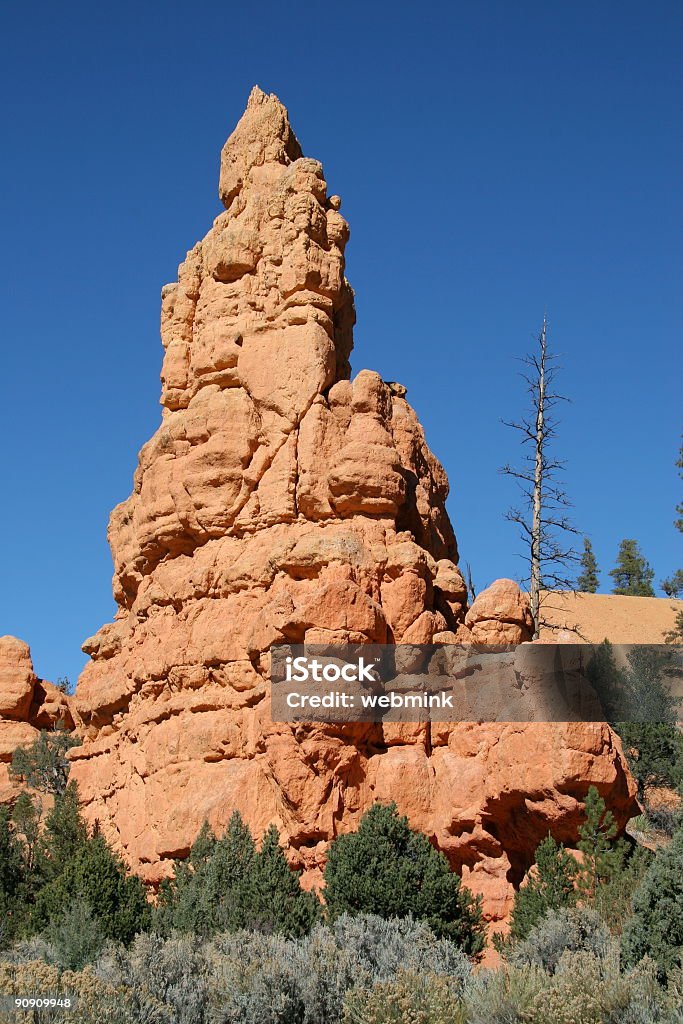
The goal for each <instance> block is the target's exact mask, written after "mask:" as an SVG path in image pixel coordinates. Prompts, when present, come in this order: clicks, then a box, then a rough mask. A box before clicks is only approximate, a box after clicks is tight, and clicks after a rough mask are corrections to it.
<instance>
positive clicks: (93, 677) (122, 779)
mask: <svg viewBox="0 0 683 1024" xmlns="http://www.w3.org/2000/svg"><path fill="white" fill-rule="evenodd" d="M220 197H221V199H222V201H223V205H224V207H225V210H224V212H223V213H221V214H220V216H218V217H217V219H216V220H215V222H214V224H213V227H212V228H211V230H210V231H209V233H208V234H207V235H206V237H205V238H204V239H203V240H202V241H201V242H199V243H198V244H197V245H195V247H194V248H193V249H192V250H191V251H190V252H189V253H188V255H187V258H186V260H185V261H184V263H183V264H182V265H181V267H180V269H179V274H178V282H177V283H176V284H171V285H167V286H166V287H165V288H164V289H163V290H162V313H161V329H162V340H163V345H164V349H165V356H164V363H163V369H162V382H163V390H162V405H163V418H162V423H161V426H160V427H159V429H158V431H157V432H156V434H155V435H154V436H153V437H152V439H151V440H150V441H149V442H148V443H147V444H146V445H145V446H144V447H143V449H142V451H141V453H140V456H139V465H138V468H137V471H136V473H135V480H134V490H133V494H132V495H131V497H130V498H128V500H127V501H125V502H123V504H121V505H119V506H118V507H117V508H116V509H115V510H114V512H113V514H112V517H111V522H110V528H109V541H110V544H111V549H112V553H113V557H114V564H115V575H114V593H115V597H116V601H117V603H118V606H119V611H118V613H117V615H116V618H115V621H114V622H113V623H110V624H108V625H105V626H104V627H103V628H102V629H101V630H100V631H99V632H98V633H97V634H96V635H95V636H93V637H91V638H90V639H89V640H88V641H87V642H86V643H85V645H84V650H86V651H87V652H88V653H89V654H90V656H91V661H90V662H89V664H88V665H87V667H86V668H85V670H84V672H83V674H82V676H81V678H80V681H79V683H78V687H77V692H76V696H75V698H73V699H72V702H71V703H72V708H73V713H74V716H75V718H76V727H77V729H78V731H79V733H80V735H81V736H82V738H83V745H82V746H81V747H79V748H76V749H74V750H73V751H72V752H71V755H70V756H71V758H72V763H73V769H72V774H73V778H75V779H76V781H77V783H78V785H79V788H80V793H81V797H82V799H83V801H84V808H85V813H86V815H87V816H88V818H89V819H90V820H91V821H94V820H96V819H97V820H98V821H99V822H100V825H101V826H102V828H103V830H104V831H105V833H106V834H107V836H108V837H109V838H110V839H111V840H112V841H113V842H114V843H115V845H116V846H117V848H118V849H119V850H120V851H121V852H122V853H123V854H124V856H125V858H126V859H127V861H128V862H129V864H130V865H131V866H132V867H133V868H134V869H135V870H136V871H137V872H139V873H140V874H141V875H142V876H143V878H145V879H146V880H147V881H149V882H151V883H156V882H158V881H159V880H160V879H161V878H162V877H164V876H165V875H168V874H169V873H170V872H171V871H172V859H173V858H174V857H178V856H183V855H185V854H186V853H187V851H188V849H189V847H190V844H191V843H192V841H193V839H194V837H195V836H196V834H197V832H198V830H199V828H200V826H201V824H202V821H203V819H204V818H208V819H209V821H210V822H211V823H212V824H213V825H214V826H215V827H216V828H222V827H223V826H225V824H226V823H227V821H228V818H229V817H230V814H231V813H232V811H233V810H235V809H237V810H239V811H240V812H241V813H242V815H243V816H244V818H245V819H246V821H247V822H248V823H249V825H250V826H251V827H252V829H253V830H254V831H255V832H256V833H257V834H258V833H260V832H262V830H263V829H265V827H266V826H267V825H268V824H269V823H270V822H275V823H276V824H277V826H278V827H279V828H280V831H281V833H282V836H283V839H284V841H285V842H286V843H287V845H288V850H289V856H290V860H291V862H292V864H294V865H295V866H296V867H299V868H301V869H303V871H304V873H305V874H304V878H305V881H306V883H307V884H310V885H317V884H319V883H320V880H321V878H320V870H321V867H322V865H323V864H324V858H325V852H326V849H327V846H328V843H329V841H330V840H331V839H332V838H333V837H334V836H335V835H337V834H338V833H340V832H344V831H347V830H350V829H353V828H355V827H356V826H357V824H358V821H359V818H360V816H361V815H362V813H363V812H364V811H365V810H366V809H367V808H368V807H369V806H370V805H371V804H372V802H373V801H375V800H377V799H379V800H386V801H388V800H391V799H393V800H396V802H397V803H398V805H399V808H400V809H401V811H403V812H404V813H406V814H407V815H408V816H409V819H410V821H411V823H412V825H413V826H414V827H417V828H419V829H421V830H422V831H424V832H425V833H426V834H427V835H428V836H429V837H430V838H431V839H432V840H433V842H434V843H435V844H436V845H437V846H438V847H439V848H440V849H442V850H443V851H444V852H445V853H446V855H447V856H448V858H449V859H450V861H451V863H452V864H453V866H454V867H455V868H457V869H458V870H459V871H461V872H462V873H463V875H464V878H465V881H466V883H467V884H468V885H469V886H470V887H471V888H472V889H473V890H474V891H475V892H481V893H483V894H484V897H485V910H486V913H487V914H488V916H489V918H490V919H492V920H499V919H501V918H503V917H504V916H505V913H506V911H507V909H508V908H509V903H510V898H511V893H512V884H513V883H515V882H518V881H519V880H520V879H521V878H522V876H523V874H524V872H525V870H526V869H527V868H528V866H529V863H530V862H531V859H532V857H533V851H534V849H535V846H536V845H537V843H538V842H539V841H540V839H541V838H543V837H544V836H545V835H546V834H547V832H548V830H549V829H552V830H553V832H554V833H555V834H556V835H557V836H559V837H561V838H563V839H565V840H567V841H568V842H570V843H571V842H572V841H573V840H574V839H575V837H576V827H577V824H578V822H579V821H580V816H581V808H582V800H583V798H584V796H585V794H586V791H587V788H588V786H589V785H590V784H591V783H594V784H595V785H597V786H598V788H599V789H600V790H601V791H602V792H603V793H604V794H605V795H606V797H607V799H608V802H609V805H610V806H611V807H612V809H613V810H614V813H615V815H616V816H617V818H618V820H619V821H620V822H621V823H623V822H625V820H626V819H627V818H628V817H629V816H630V815H631V814H632V813H633V808H634V786H633V784H632V781H631V779H630V776H629V774H628V771H627V769H626V767H625V764H624V760H623V756H622V752H621V748H620V745H619V741H618V739H616V737H615V736H614V735H613V734H612V733H611V732H610V730H609V729H608V728H607V727H606V726H602V725H596V724H592V725H591V724H580V723H574V724H570V725H567V726H562V725H555V726H552V725H524V724H514V725H512V724H511V725H478V724H452V725H443V724H439V725H435V724H432V725H431V726H429V725H407V724H393V725H381V724H364V725H347V726H329V725H328V726H324V725H301V724H296V725H295V724H282V723H277V722H275V723H274V722H273V721H272V720H271V712H270V697H269V648H270V646H271V645H272V644H273V643H275V642H278V641H279V642H282V641H286V642H306V643H335V642H342V641H350V642H354V643H366V642H389V643H394V642H402V643H432V642H433V643H454V642H468V641H476V642H482V643H488V642H494V643H499V642H501V641H502V642H506V643H518V642H520V641H522V640H525V639H528V637H529V635H530V625H531V620H530V614H529V608H528V603H527V601H526V598H525V597H524V596H523V595H522V594H521V593H520V591H519V589H518V588H517V587H516V585H515V584H513V583H511V582H510V581H497V583H495V584H494V585H493V586H492V587H491V588H490V589H489V590H488V591H485V592H484V593H482V594H481V595H480V596H479V597H478V598H477V600H476V601H475V602H474V604H473V605H472V607H471V608H469V609H468V607H467V591H466V587H465V584H464V582H463V579H462V576H461V574H460V572H459V570H458V567H457V563H458V552H457V547H456V542H455V538H454V535H453V530H452V528H451V524H450V521H449V518H448V514H447V512H446V508H445V501H446V496H447V493H448V482H447V479H446V475H445V473H444V470H443V469H442V467H441V465H440V464H439V462H438V461H437V459H436V458H435V457H434V455H433V454H432V453H431V451H430V450H429V448H428V447H427V444H426V442H425V438H424V434H423V431H422V428H421V426H420V424H419V422H418V420H417V417H416V415H415V413H414V412H413V410H412V409H411V407H410V406H409V405H408V403H407V402H406V400H405V388H403V387H402V386H401V385H397V384H394V383H390V384H388V383H385V382H383V381H382V380H381V378H380V377H379V376H378V375H377V374H376V373H372V372H370V371H368V370H363V371H361V372H360V373H358V374H357V375H356V376H355V378H354V379H353V380H352V379H351V371H350V365H349V357H350V353H351V349H352V340H353V339H352V328H353V323H354V305H353V293H352V291H351V288H350V286H349V285H348V283H347V281H346V279H345V277H344V247H345V245H346V242H347V239H348V233H349V232H348V226H347V224H346V221H345V220H344V218H343V217H342V215H341V213H340V206H341V203H340V200H339V198H338V197H337V196H328V194H327V185H326V182H325V179H324V177H323V170H322V167H321V165H320V164H319V163H318V162H317V161H316V160H311V159H307V158H305V157H303V156H302V152H301V147H300V145H299V143H298V141H297V139H296V136H295V135H294V133H293V131H292V129H291V127H290V123H289V119H288V115H287V112H286V110H285V109H284V107H283V106H282V105H281V103H280V102H279V101H278V99H277V98H276V97H275V96H267V95H265V94H264V93H262V92H261V91H260V90H259V89H254V91H253V92H252V94H251V96H250V98H249V103H248V106H247V109H246V111H245V113H244V115H243V117H242V119H241V120H240V122H239V124H238V126H237V128H236V130H235V131H234V133H233V134H232V136H231V137H230V138H229V140H228V142H227V143H226V145H225V147H224V149H223V152H222V157H221V171H220ZM27 671H28V669H27ZM27 685H28V684H27ZM26 692H27V693H28V690H27V691H26ZM13 700H15V703H14V705H13V707H14V709H15V710H14V713H15V714H17V715H18V716H19V717H21V713H23V705H22V704H21V701H22V700H23V701H24V703H26V701H27V700H28V696H27V695H26V694H23V696H22V694H20V693H19V689H17V695H16V699H15V698H13ZM20 705H21V708H20Z"/></svg>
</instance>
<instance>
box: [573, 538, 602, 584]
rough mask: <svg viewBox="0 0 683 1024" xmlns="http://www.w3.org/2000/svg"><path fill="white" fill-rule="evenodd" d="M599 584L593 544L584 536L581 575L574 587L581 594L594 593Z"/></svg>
mask: <svg viewBox="0 0 683 1024" xmlns="http://www.w3.org/2000/svg"><path fill="white" fill-rule="evenodd" d="M599 585H600V580H599V577H598V562H597V559H596V557H595V552H594V551H593V545H592V544H591V542H590V540H589V538H588V537H584V538H583V554H582V555H581V575H580V576H579V578H578V579H577V581H576V589H577V590H579V591H581V593H583V594H595V593H597V590H598V587H599Z"/></svg>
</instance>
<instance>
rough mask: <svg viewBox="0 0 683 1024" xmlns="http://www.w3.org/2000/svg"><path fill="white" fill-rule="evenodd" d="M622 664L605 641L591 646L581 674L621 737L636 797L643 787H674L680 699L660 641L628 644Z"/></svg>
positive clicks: (682, 770) (680, 752)
mask: <svg viewBox="0 0 683 1024" xmlns="http://www.w3.org/2000/svg"><path fill="white" fill-rule="evenodd" d="M627 662H628V664H627V666H626V667H625V668H619V667H618V665H617V662H616V658H615V655H614V649H613V647H612V645H611V644H610V643H609V641H607V640H605V641H604V642H603V643H602V644H600V645H599V646H598V647H597V648H596V649H595V650H594V653H593V657H592V659H591V662H590V663H589V665H588V667H587V670H586V675H587V677H588V679H589V680H590V682H591V685H592V686H593V688H594V689H595V691H596V693H597V695H598V697H599V699H600V702H601V704H602V706H603V708H604V711H605V718H606V720H607V721H608V722H609V723H610V724H611V725H612V726H613V727H614V729H615V730H616V731H617V732H618V733H619V735H620V736H621V739H622V741H623V743H624V750H625V752H626V756H627V758H628V762H629V767H630V768H631V772H632V773H633V775H634V777H635V779H636V780H637V782H638V789H639V795H640V797H641V799H642V798H643V795H644V792H645V789H646V787H647V786H653V785H654V786H671V787H677V786H679V785H680V784H681V782H682V781H683V735H682V734H681V732H680V730H679V728H678V726H677V720H678V717H679V715H680V702H679V699H678V698H677V697H676V696H674V694H673V692H672V685H671V678H673V677H671V678H670V673H671V670H672V666H673V662H672V657H671V655H669V654H668V653H666V652H664V651H663V650H662V647H661V646H660V645H655V646H638V647H634V648H633V649H632V650H630V651H629V653H628V655H627Z"/></svg>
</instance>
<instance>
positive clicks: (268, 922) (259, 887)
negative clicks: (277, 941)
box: [249, 825, 320, 937]
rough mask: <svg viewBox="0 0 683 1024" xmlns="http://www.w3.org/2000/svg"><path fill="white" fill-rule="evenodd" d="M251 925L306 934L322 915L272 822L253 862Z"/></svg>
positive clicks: (283, 931)
mask: <svg viewBox="0 0 683 1024" xmlns="http://www.w3.org/2000/svg"><path fill="white" fill-rule="evenodd" d="M249 890H250V913H251V916H252V921H251V926H252V927H257V928H258V929H259V930H261V931H266V932H279V933H280V934H282V935H287V936H290V937H296V936H299V935H306V934H307V933H308V932H309V931H310V930H311V928H312V927H313V925H314V924H315V923H316V921H317V920H318V919H319V917H320V903H319V901H318V899H317V897H316V896H315V894H314V893H311V892H304V891H303V889H302V888H301V885H300V883H299V876H298V875H297V874H295V873H294V872H293V871H292V869H291V868H290V866H289V864H288V863H287V859H286V857H285V855H284V852H283V850H282V847H281V846H280V834H279V832H278V830H277V828H276V827H275V825H271V826H270V828H269V829H268V830H267V832H266V834H265V836H264V837H263V843H262V844H261V849H260V850H259V852H258V854H257V856H256V860H255V863H254V871H253V874H252V876H251V879H250V886H249Z"/></svg>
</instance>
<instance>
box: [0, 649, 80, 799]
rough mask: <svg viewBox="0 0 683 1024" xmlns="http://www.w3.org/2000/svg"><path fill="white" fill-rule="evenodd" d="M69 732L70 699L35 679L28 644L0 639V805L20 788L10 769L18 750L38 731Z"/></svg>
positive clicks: (72, 723) (49, 685)
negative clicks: (12, 777)
mask: <svg viewBox="0 0 683 1024" xmlns="http://www.w3.org/2000/svg"><path fill="white" fill-rule="evenodd" d="M57 726H59V727H60V728H64V729H68V730H71V729H73V726H74V722H73V718H72V716H71V710H70V707H69V698H68V697H67V696H66V694H65V693H64V692H63V691H62V690H60V689H59V687H57V686H53V684H52V683H48V682H46V681H45V680H44V679H38V677H37V676H36V674H35V672H34V671H33V662H32V661H31V652H30V650H29V648H28V645H27V644H25V643H24V642H23V641H22V640H17V638H16V637H14V636H0V804H4V803H10V802H11V801H12V800H13V799H14V798H15V797H16V795H17V793H18V792H19V786H18V785H17V784H16V782H14V781H13V780H12V779H11V778H10V774H9V768H10V765H11V763H12V755H13V754H14V751H15V750H16V749H17V747H26V746H29V745H30V744H31V743H33V742H34V741H35V740H36V739H37V738H38V736H39V734H40V730H41V729H54V728H55V727H57Z"/></svg>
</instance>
